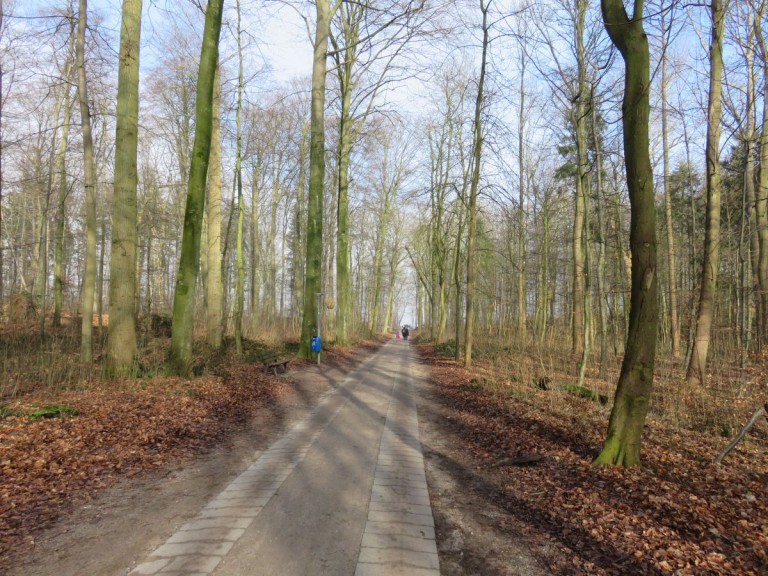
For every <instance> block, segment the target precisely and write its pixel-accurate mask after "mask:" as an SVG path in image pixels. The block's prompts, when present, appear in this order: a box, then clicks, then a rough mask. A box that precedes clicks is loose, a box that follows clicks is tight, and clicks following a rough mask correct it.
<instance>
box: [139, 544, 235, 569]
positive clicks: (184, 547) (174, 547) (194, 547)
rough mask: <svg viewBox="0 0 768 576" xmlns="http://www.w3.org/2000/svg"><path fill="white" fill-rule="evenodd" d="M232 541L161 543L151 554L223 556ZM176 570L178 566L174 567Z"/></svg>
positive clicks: (230, 546)
mask: <svg viewBox="0 0 768 576" xmlns="http://www.w3.org/2000/svg"><path fill="white" fill-rule="evenodd" d="M232 544H233V543H232V542H184V543H181V544H169V543H166V544H163V545H162V546H160V547H159V548H158V549H157V550H155V551H154V552H153V554H152V555H153V556H160V557H163V556H185V555H202V556H224V555H225V554H226V553H227V552H229V551H230V549H231V548H232ZM176 570H178V568H176Z"/></svg>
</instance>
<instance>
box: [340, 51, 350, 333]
mask: <svg viewBox="0 0 768 576" xmlns="http://www.w3.org/2000/svg"><path fill="white" fill-rule="evenodd" d="M353 52H354V51H353ZM351 69H352V59H350V58H345V60H344V63H343V64H342V65H341V66H339V81H340V84H341V87H340V89H341V116H340V118H339V190H338V205H337V211H338V212H337V215H336V219H337V222H336V226H337V233H336V306H337V308H336V341H337V342H338V343H339V344H347V343H348V342H349V328H350V326H349V324H350V320H351V316H352V300H351V290H352V284H351V282H350V276H349V159H350V154H351V152H352V135H351V132H352V129H351V120H352V114H351V111H350V107H351V100H352V94H351V92H352V86H351V84H350V83H351V76H352V70H351Z"/></svg>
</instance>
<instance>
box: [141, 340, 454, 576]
mask: <svg viewBox="0 0 768 576" xmlns="http://www.w3.org/2000/svg"><path fill="white" fill-rule="evenodd" d="M415 362H416V360H415V356H414V355H412V354H411V352H410V349H409V348H408V346H407V344H405V343H403V342H395V341H393V342H390V343H389V344H387V345H386V346H384V347H382V349H381V350H380V351H379V352H378V353H377V354H375V355H374V356H372V357H371V358H369V359H368V360H367V361H366V362H365V363H364V364H363V365H361V366H360V367H359V368H358V369H357V370H356V371H355V372H353V373H352V374H350V376H348V377H347V379H346V380H345V381H344V382H343V383H342V385H341V386H340V387H339V388H338V389H336V390H335V391H333V392H331V393H329V394H327V395H326V396H325V397H324V398H323V400H322V401H321V402H320V404H319V405H318V407H317V408H316V409H315V410H314V411H313V412H312V413H311V414H310V415H309V416H308V417H307V418H306V419H305V420H303V421H302V422H300V423H299V424H297V425H296V426H294V427H293V428H292V429H291V430H290V431H289V432H288V433H287V434H286V435H284V436H283V437H282V438H281V439H280V440H278V441H277V442H275V443H274V444H272V446H271V447H270V448H269V449H268V450H266V451H265V452H264V453H263V454H261V455H260V456H259V458H258V459H257V460H256V461H255V462H254V464H253V465H252V466H250V467H249V468H248V469H247V470H246V471H244V472H243V473H242V474H240V475H239V476H238V477H237V478H236V479H235V480H234V481H232V482H231V483H230V484H229V485H228V486H227V487H226V488H225V489H224V490H223V491H222V492H221V493H220V494H219V495H218V496H216V497H215V498H214V499H212V500H211V501H210V502H208V503H205V505H204V506H202V509H201V511H200V513H199V514H198V516H197V517H196V518H195V519H194V520H192V521H191V522H189V523H187V524H185V525H184V526H182V527H181V528H180V529H179V530H178V531H177V532H176V533H175V534H173V535H172V536H171V537H170V538H169V539H168V540H167V541H166V542H165V543H164V544H163V545H162V546H160V547H159V548H157V549H156V550H155V551H154V552H153V553H152V554H151V555H150V556H149V557H147V558H144V559H142V560H141V561H140V562H139V563H138V565H137V566H136V567H135V568H134V569H133V570H132V571H131V574H132V575H154V574H163V575H166V574H177V575H181V574H184V575H186V576H189V575H197V574H222V575H223V574H226V575H228V576H236V575H241V574H242V575H245V574H249V575H257V574H265V575H267V574H269V575H285V576H289V575H295V576H298V575H313V574H317V575H322V574H334V575H344V574H348V575H350V576H352V575H353V574H354V575H360V576H368V575H390V574H393V575H394V574H411V575H421V574H423V575H425V576H426V575H438V574H439V567H438V560H437V549H436V545H435V533H434V522H433V519H432V509H431V507H430V502H429V494H428V491H427V484H426V479H425V475H424V462H423V459H422V451H421V444H420V442H419V434H418V420H417V415H416V406H415V402H414V397H413V386H412V378H413V376H412V371H411V367H412V365H413V363H415Z"/></svg>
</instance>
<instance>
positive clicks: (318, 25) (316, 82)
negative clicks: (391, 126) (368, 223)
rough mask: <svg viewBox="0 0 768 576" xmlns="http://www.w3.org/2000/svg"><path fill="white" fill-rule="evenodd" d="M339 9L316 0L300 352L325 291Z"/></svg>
mask: <svg viewBox="0 0 768 576" xmlns="http://www.w3.org/2000/svg"><path fill="white" fill-rule="evenodd" d="M337 8H338V5H334V6H333V7H332V6H331V5H330V3H329V0H315V13H316V22H315V37H314V41H313V49H314V53H313V59H312V105H311V120H310V143H309V197H308V201H307V228H306V230H307V250H306V267H305V278H304V303H303V308H302V310H303V312H302V321H301V342H300V343H299V354H300V355H301V356H304V357H308V356H309V344H310V338H311V337H312V336H313V335H315V334H316V333H317V306H318V298H317V295H318V294H320V292H322V286H323V284H322V278H321V276H322V268H323V187H324V183H325V126H324V123H325V76H326V65H327V62H326V58H327V51H328V36H329V34H330V28H331V16H332V15H333V13H334V12H335V11H336V9H337Z"/></svg>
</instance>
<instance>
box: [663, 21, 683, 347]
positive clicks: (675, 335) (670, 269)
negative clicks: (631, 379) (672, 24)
mask: <svg viewBox="0 0 768 576" xmlns="http://www.w3.org/2000/svg"><path fill="white" fill-rule="evenodd" d="M665 18H666V12H665V11H664V10H662V11H661V141H662V153H663V163H664V215H665V219H666V224H667V275H668V278H667V282H668V284H667V287H668V291H669V320H670V328H671V332H672V356H673V357H675V358H679V357H680V322H679V320H678V307H677V263H676V261H675V260H676V258H675V229H674V223H673V220H672V189H671V186H670V184H669V129H668V127H667V116H668V112H667V108H668V107H667V82H668V78H667V34H669V27H668V26H667V23H666V20H665Z"/></svg>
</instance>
